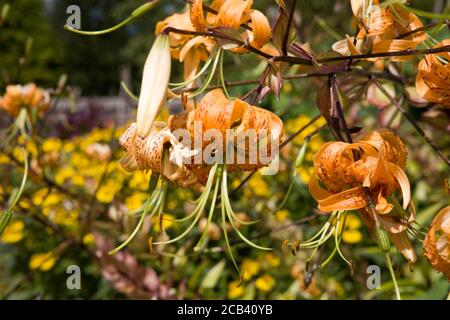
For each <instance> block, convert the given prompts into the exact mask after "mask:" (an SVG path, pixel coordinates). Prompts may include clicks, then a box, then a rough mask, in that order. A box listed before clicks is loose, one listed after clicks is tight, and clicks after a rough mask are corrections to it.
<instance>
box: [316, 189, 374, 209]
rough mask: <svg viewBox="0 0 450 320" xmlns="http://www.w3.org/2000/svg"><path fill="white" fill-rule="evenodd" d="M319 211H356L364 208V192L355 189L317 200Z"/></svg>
mask: <svg viewBox="0 0 450 320" xmlns="http://www.w3.org/2000/svg"><path fill="white" fill-rule="evenodd" d="M318 202H319V209H320V210H322V211H325V212H331V211H335V210H340V211H344V210H357V209H361V208H364V207H365V206H366V199H365V195H364V191H363V189H362V188H361V187H356V188H352V189H348V190H345V191H342V192H340V193H338V194H334V195H332V196H329V197H327V198H325V199H323V200H319V201H318Z"/></svg>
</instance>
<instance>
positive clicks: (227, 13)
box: [217, 0, 253, 29]
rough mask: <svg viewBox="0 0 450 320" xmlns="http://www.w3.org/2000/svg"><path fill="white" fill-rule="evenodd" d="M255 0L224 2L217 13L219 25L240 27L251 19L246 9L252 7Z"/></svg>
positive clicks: (229, 0) (230, 0)
mask: <svg viewBox="0 0 450 320" xmlns="http://www.w3.org/2000/svg"><path fill="white" fill-rule="evenodd" d="M252 4H253V0H248V1H245V0H228V1H225V2H224V3H223V5H222V6H221V7H220V10H219V12H218V15H217V26H220V27H231V28H235V29H237V28H239V26H240V25H241V24H242V23H244V22H246V21H247V20H249V16H248V14H246V11H247V10H249V9H250V8H251V6H252Z"/></svg>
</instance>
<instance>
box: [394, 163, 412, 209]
mask: <svg viewBox="0 0 450 320" xmlns="http://www.w3.org/2000/svg"><path fill="white" fill-rule="evenodd" d="M389 170H390V171H391V173H392V174H393V175H394V177H395V178H396V179H397V182H398V184H399V185H400V189H401V190H402V198H403V209H406V208H407V207H408V205H409V202H410V201H411V187H410V185H409V180H408V177H407V176H406V174H405V172H404V171H403V170H402V169H401V168H400V167H399V166H397V165H395V164H393V163H389Z"/></svg>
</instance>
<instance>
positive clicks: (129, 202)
mask: <svg viewBox="0 0 450 320" xmlns="http://www.w3.org/2000/svg"><path fill="white" fill-rule="evenodd" d="M145 199H147V194H145V193H141V192H138V193H134V194H133V195H131V196H129V197H128V198H126V199H125V205H126V206H127V208H128V210H129V211H133V210H136V209H138V208H140V207H142V205H143V204H144V201H145Z"/></svg>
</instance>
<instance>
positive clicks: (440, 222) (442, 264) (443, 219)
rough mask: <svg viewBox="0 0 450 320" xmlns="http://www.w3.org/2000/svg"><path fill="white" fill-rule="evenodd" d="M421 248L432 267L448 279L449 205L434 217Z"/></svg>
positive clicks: (449, 254) (449, 264) (449, 249)
mask: <svg viewBox="0 0 450 320" xmlns="http://www.w3.org/2000/svg"><path fill="white" fill-rule="evenodd" d="M423 249H424V251H425V253H424V254H425V257H427V259H428V261H429V262H430V264H431V265H432V266H433V268H434V269H435V270H437V271H439V272H442V273H443V274H444V275H445V276H446V277H447V279H448V280H449V281H450V206H449V207H446V208H444V209H442V210H441V211H440V212H439V213H438V214H437V216H436V217H435V218H434V220H433V222H432V223H431V228H430V230H429V231H428V233H427V235H426V237H425V241H424V243H423Z"/></svg>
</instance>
